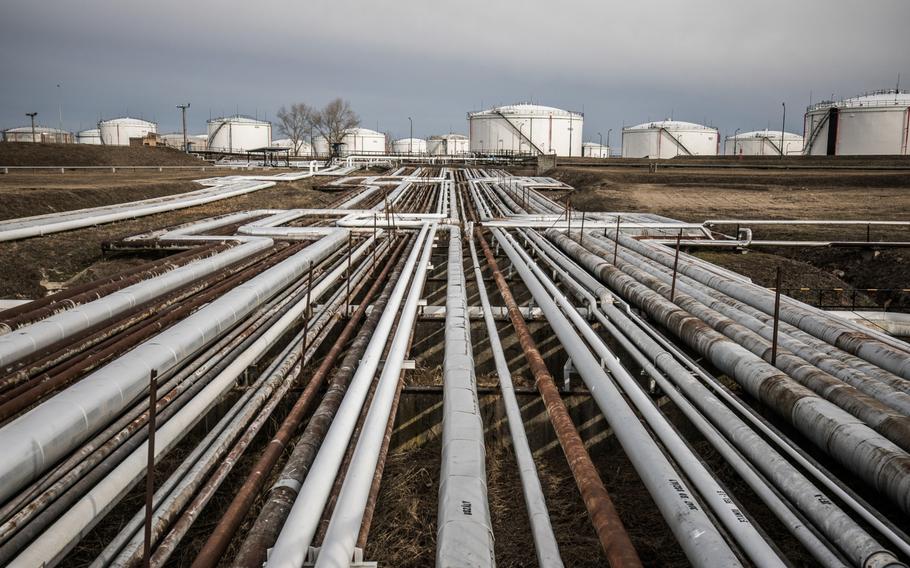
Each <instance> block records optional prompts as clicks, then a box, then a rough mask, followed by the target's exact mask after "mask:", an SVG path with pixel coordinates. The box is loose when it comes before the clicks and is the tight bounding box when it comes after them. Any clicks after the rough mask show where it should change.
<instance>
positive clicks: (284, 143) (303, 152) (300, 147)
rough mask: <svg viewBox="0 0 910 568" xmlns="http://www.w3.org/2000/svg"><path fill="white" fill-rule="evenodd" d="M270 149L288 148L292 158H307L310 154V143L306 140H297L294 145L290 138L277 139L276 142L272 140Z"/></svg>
mask: <svg viewBox="0 0 910 568" xmlns="http://www.w3.org/2000/svg"><path fill="white" fill-rule="evenodd" d="M272 147H273V148H288V149H290V150H291V155H292V156H309V155H311V154H312V149H311V148H310V143H309V142H307V141H306V140H298V141H297V144H296V145H295V144H294V141H293V140H291V139H290V138H279V139H278V140H272Z"/></svg>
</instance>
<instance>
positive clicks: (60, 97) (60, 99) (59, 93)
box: [57, 83, 63, 142]
mask: <svg viewBox="0 0 910 568" xmlns="http://www.w3.org/2000/svg"><path fill="white" fill-rule="evenodd" d="M57 119H58V121H59V122H58V129H59V130H60V132H59V133H58V134H57V136H61V135H62V134H63V90H62V89H61V88H60V83H57ZM60 141H61V142H62V141H63V140H60Z"/></svg>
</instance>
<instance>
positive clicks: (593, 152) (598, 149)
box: [581, 142, 610, 158]
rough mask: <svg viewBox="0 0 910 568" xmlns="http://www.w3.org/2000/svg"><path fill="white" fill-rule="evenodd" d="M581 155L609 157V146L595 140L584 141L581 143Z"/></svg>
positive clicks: (586, 156)
mask: <svg viewBox="0 0 910 568" xmlns="http://www.w3.org/2000/svg"><path fill="white" fill-rule="evenodd" d="M581 155H582V156H584V157H585V158H609V157H610V147H609V146H604V145H603V144H598V143H597V142H585V143H584V144H582V145H581Z"/></svg>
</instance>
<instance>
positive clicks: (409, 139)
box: [393, 138, 426, 144]
mask: <svg viewBox="0 0 910 568" xmlns="http://www.w3.org/2000/svg"><path fill="white" fill-rule="evenodd" d="M393 142H395V143H396V144H399V143H404V142H426V140H424V139H423V138H399V139H398V140H394V141H393Z"/></svg>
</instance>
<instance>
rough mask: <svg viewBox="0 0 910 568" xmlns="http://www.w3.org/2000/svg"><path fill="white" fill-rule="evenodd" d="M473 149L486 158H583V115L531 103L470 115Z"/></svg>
mask: <svg viewBox="0 0 910 568" xmlns="http://www.w3.org/2000/svg"><path fill="white" fill-rule="evenodd" d="M468 126H469V130H470V132H469V137H470V148H471V151H472V152H478V153H487V154H497V153H501V154H532V155H537V154H556V155H557V156H581V144H582V128H583V126H584V116H583V115H582V114H581V113H578V112H573V111H568V110H562V109H558V108H553V107H548V106H540V105H534V104H528V103H521V104H514V105H507V106H500V107H493V108H491V109H487V110H482V111H478V112H470V113H468Z"/></svg>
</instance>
